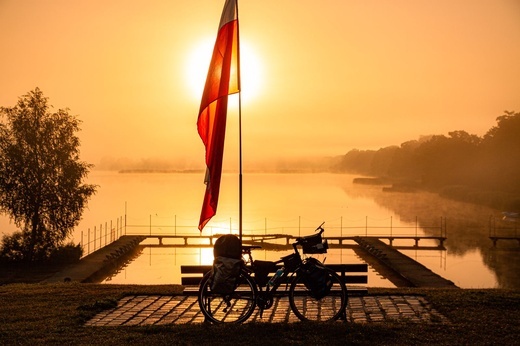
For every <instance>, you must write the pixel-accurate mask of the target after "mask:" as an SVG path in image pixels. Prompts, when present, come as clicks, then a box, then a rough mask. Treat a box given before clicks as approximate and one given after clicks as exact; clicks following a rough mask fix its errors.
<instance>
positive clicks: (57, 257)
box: [49, 243, 83, 264]
mask: <svg viewBox="0 0 520 346" xmlns="http://www.w3.org/2000/svg"><path fill="white" fill-rule="evenodd" d="M81 256H83V248H82V247H81V245H79V244H78V245H74V244H73V243H69V244H66V245H64V246H61V247H59V248H57V249H56V250H54V251H53V252H52V253H51V256H50V258H49V261H50V262H51V263H53V264H71V263H76V262H79V260H80V259H81Z"/></svg>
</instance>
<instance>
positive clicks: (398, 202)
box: [343, 182, 520, 289]
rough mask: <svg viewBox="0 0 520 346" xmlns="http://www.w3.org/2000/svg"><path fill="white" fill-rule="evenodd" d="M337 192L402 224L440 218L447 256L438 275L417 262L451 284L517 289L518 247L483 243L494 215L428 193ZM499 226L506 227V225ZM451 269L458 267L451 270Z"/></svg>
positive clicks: (519, 284) (519, 273) (519, 278)
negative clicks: (364, 199)
mask: <svg viewBox="0 0 520 346" xmlns="http://www.w3.org/2000/svg"><path fill="white" fill-rule="evenodd" d="M343 190H344V191H345V192H346V193H347V194H348V195H350V196H356V197H361V196H362V197H368V198H371V199H373V200H374V201H375V202H376V203H377V204H379V205H380V206H382V207H385V208H388V209H389V210H391V211H392V212H394V213H396V214H397V215H398V216H400V217H401V218H403V219H404V218H407V217H409V216H410V215H416V216H417V217H418V219H419V220H421V221H420V222H424V220H429V219H432V217H434V216H438V215H443V216H444V217H445V218H446V219H447V229H448V231H447V232H448V234H447V237H448V240H447V241H446V243H445V245H446V248H447V251H448V255H449V256H450V262H449V263H448V265H447V266H446V269H445V270H444V269H442V268H441V269H442V270H439V268H438V266H435V265H433V264H432V263H431V262H430V261H428V260H425V258H418V259H417V260H418V261H419V262H421V263H423V264H425V265H426V266H427V267H428V268H430V269H431V270H433V271H435V272H437V273H438V274H440V275H444V276H445V277H447V278H449V279H450V280H452V281H453V282H455V284H457V282H459V283H461V282H463V283H464V284H463V287H475V288H477V287H489V285H485V284H483V282H493V281H495V282H496V287H500V288H511V289H518V288H519V287H520V247H519V246H518V243H517V242H515V241H502V242H500V241H499V242H498V244H497V247H494V246H493V243H492V241H491V240H490V239H489V235H490V229H489V225H490V222H489V221H490V217H491V218H493V219H494V220H498V221H497V222H498V223H499V225H498V226H501V223H502V221H500V220H501V213H500V212H499V211H497V210H493V209H491V208H487V207H483V206H478V205H474V204H470V203H464V202H457V201H453V200H448V199H445V198H441V197H439V196H438V195H437V194H434V193H429V192H414V193H399V192H383V191H382V188H381V187H380V186H370V187H367V186H356V185H353V184H350V183H348V182H345V183H344V184H343ZM502 226H504V227H512V225H511V224H506V225H502ZM425 233H426V234H432V233H431V232H429V231H428V229H425ZM405 254H407V253H406V252H405ZM407 255H409V254H407ZM411 257H412V258H413V256H411ZM457 259H459V260H457ZM461 261H463V263H462V262H461ZM479 263H484V265H485V267H484V268H482V266H479V265H478V264H479ZM457 266H463V268H462V269H461V268H455V267H457Z"/></svg>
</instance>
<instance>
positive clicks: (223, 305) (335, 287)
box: [198, 223, 348, 323]
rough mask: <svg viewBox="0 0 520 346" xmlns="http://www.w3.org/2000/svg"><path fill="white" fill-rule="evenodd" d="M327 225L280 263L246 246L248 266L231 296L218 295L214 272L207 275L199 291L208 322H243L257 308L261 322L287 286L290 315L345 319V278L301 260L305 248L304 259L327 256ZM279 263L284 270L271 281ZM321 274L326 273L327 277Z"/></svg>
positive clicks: (301, 240) (307, 318) (310, 260)
mask: <svg viewBox="0 0 520 346" xmlns="http://www.w3.org/2000/svg"><path fill="white" fill-rule="evenodd" d="M322 226H323V223H322V224H321V225H320V226H318V228H316V231H319V233H317V234H313V235H310V236H305V237H298V238H296V241H295V242H294V243H293V244H292V247H293V250H294V252H293V253H291V254H290V255H287V256H284V257H281V259H280V260H278V261H259V260H253V256H252V254H251V251H252V250H254V249H260V248H261V246H256V245H253V246H244V245H243V246H242V257H243V265H242V268H241V270H240V274H239V276H238V278H237V279H236V282H235V290H234V291H233V293H231V294H217V293H213V292H212V291H211V278H212V272H211V271H210V272H208V273H206V275H205V276H204V277H203V279H202V281H201V283H200V285H199V292H198V302H199V306H200V309H201V311H202V313H203V314H204V316H205V317H206V320H207V321H210V322H214V323H242V322H244V321H246V320H247V319H248V318H249V317H250V316H251V315H252V314H253V312H254V310H255V308H257V307H258V308H259V309H260V317H262V313H263V311H264V310H265V309H269V308H271V307H272V306H273V303H274V298H275V296H276V295H277V294H278V293H279V292H278V288H279V287H281V286H283V285H285V292H287V290H288V296H289V304H290V307H291V310H292V311H293V312H294V314H295V315H296V316H297V317H298V318H299V319H300V320H302V321H335V320H337V319H338V318H340V317H343V316H344V314H345V310H346V306H347V299H348V297H347V287H346V285H345V284H344V283H343V281H342V280H341V278H340V276H339V275H338V274H337V273H336V272H335V271H333V270H331V269H329V268H327V267H325V266H324V265H323V264H322V263H321V262H320V261H319V260H317V259H316V258H314V257H311V256H310V257H304V258H302V257H301V255H300V252H299V250H298V246H301V247H302V252H303V254H304V255H306V254H323V253H326V252H327V248H328V244H327V241H326V240H322V236H321V235H322V233H323V232H324V231H325V230H324V229H323V227H322ZM246 264H248V265H246ZM279 264H283V266H282V267H281V268H279V269H278V270H277V271H276V273H275V274H274V275H273V276H272V277H271V278H269V277H268V274H269V272H272V271H274V269H275V268H277V266H278V265H279ZM318 272H319V273H318ZM316 273H318V274H320V273H321V275H322V277H319V276H318V275H317V274H316ZM323 278H325V280H323ZM321 281H325V283H324V282H321Z"/></svg>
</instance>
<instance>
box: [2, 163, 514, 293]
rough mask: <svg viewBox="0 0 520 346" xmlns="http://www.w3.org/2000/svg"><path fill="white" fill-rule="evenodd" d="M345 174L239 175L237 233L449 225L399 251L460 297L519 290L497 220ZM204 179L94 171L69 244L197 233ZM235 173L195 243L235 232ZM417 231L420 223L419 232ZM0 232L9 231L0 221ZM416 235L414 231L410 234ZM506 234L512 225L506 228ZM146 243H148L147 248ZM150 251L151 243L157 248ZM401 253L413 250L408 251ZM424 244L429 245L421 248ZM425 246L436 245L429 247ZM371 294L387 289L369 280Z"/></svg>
mask: <svg viewBox="0 0 520 346" xmlns="http://www.w3.org/2000/svg"><path fill="white" fill-rule="evenodd" d="M353 178H355V176H353V175H348V174H329V173H319V174H278V173H269V174H267V173H265V174H263V173H254V174H253V173H251V174H246V175H244V206H243V207H244V232H245V233H254V234H273V233H277V234H280V233H281V234H293V235H307V234H312V232H313V231H314V229H315V228H316V226H318V225H319V224H321V222H323V221H325V229H326V233H325V234H326V235H328V236H338V235H343V236H352V235H365V234H367V235H389V234H390V233H391V232H392V233H393V235H397V234H407V235H413V234H415V233H416V232H417V233H418V234H427V235H428V234H429V235H439V233H438V232H439V231H438V229H429V228H427V227H430V226H439V225H440V219H441V218H445V219H446V225H447V237H448V240H447V241H446V242H445V246H446V248H447V250H446V251H439V250H435V251H425V250H413V251H404V250H403V253H405V254H406V255H408V256H410V257H412V258H414V259H416V260H417V261H419V262H421V263H422V264H424V265H426V266H427V267H428V268H430V269H431V270H433V271H434V272H436V273H438V274H439V275H441V276H443V277H445V278H447V279H449V280H451V281H453V282H454V283H455V284H456V285H457V286H459V287H462V288H492V287H500V288H519V287H520V277H519V273H520V270H519V269H520V268H519V265H518V263H520V261H519V260H520V251H519V250H520V248H519V247H518V244H517V242H514V241H503V242H500V241H499V243H498V246H497V247H496V248H494V247H493V243H492V241H491V240H490V239H489V220H490V217H497V218H500V216H501V215H500V211H497V210H493V209H490V208H486V207H481V206H477V205H472V204H468V203H461V202H456V201H451V200H448V199H445V198H441V197H438V196H437V195H436V194H433V193H428V192H411V193H397V192H383V191H382V186H370V185H360V184H353V183H352V180H353ZM203 179H204V174H203V173H184V174H182V173H168V174H166V173H128V174H121V173H117V172H103V171H93V172H92V173H91V175H90V176H89V181H88V182H89V183H93V184H97V185H99V189H98V193H97V194H96V195H95V196H94V197H93V198H92V199H91V200H90V201H89V204H88V209H87V210H86V211H85V213H84V215H83V219H82V221H81V222H80V225H79V226H78V227H77V228H76V229H75V232H74V235H73V241H74V242H75V243H79V242H82V243H83V244H85V243H86V241H87V239H88V235H89V234H90V236H91V238H93V237H94V236H93V232H94V229H95V228H96V229H97V232H99V229H100V228H101V227H102V228H104V227H105V225H108V227H110V222H113V226H115V222H116V219H117V218H119V217H121V218H122V219H123V221H124V220H125V215H126V224H127V227H126V232H127V234H136V233H141V234H143V233H144V234H149V233H160V234H174V233H175V234H194V235H198V234H200V233H199V231H198V229H197V225H198V221H199V215H200V208H201V205H202V198H203V195H204V189H205V186H204V184H203ZM237 179H238V178H237V176H236V174H224V175H223V180H222V188H221V195H220V201H219V206H218V210H217V215H216V216H215V217H214V218H213V219H212V220H211V222H210V223H209V224H208V226H207V227H206V228H205V229H204V231H203V232H202V235H208V234H221V233H229V232H230V231H232V232H234V233H237V232H238V231H237V229H238V186H237V181H238V180H237ZM416 222H417V224H416ZM0 226H1V232H2V233H4V234H10V233H12V232H13V231H14V230H15V227H14V225H13V224H10V223H9V220H8V219H7V218H6V217H2V218H1V219H0ZM416 226H417V227H416ZM509 226H511V225H510V224H509ZM149 242H152V243H153V241H149ZM155 242H156V241H155ZM407 245H411V244H410V243H408V244H407ZM421 245H428V243H427V242H424V243H423V242H421ZM431 245H437V244H436V243H432V244H431ZM283 255H284V253H281V252H272V251H259V252H256V253H255V258H258V259H269V260H275V259H278V258H279V257H280V256H283ZM326 257H327V259H326V261H327V263H358V262H362V260H361V259H359V258H357V256H355V254H354V253H353V252H352V251H350V250H341V251H340V250H335V249H334V250H332V251H329V253H328V254H327V255H326ZM211 261H212V251H211V249H210V248H206V249H180V248H177V249H165V248H161V249H149V248H145V249H144V250H143V254H142V255H141V256H140V257H139V258H138V259H136V260H135V261H134V262H132V263H130V264H129V266H128V267H126V268H124V269H123V270H122V271H121V272H120V273H119V274H117V275H116V276H114V277H112V278H111V280H110V282H113V283H130V284H132V283H150V284H154V283H178V281H177V280H178V275H179V274H178V270H179V267H180V265H181V264H189V263H202V264H209V263H211ZM369 286H371V287H377V286H386V287H391V284H390V286H389V284H388V282H387V280H386V279H383V278H381V277H379V276H378V275H377V274H376V273H369Z"/></svg>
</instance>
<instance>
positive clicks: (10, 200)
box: [0, 88, 96, 261]
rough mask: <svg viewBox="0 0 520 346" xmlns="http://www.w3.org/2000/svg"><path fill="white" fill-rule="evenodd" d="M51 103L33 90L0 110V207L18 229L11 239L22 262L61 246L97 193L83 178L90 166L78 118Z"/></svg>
mask: <svg viewBox="0 0 520 346" xmlns="http://www.w3.org/2000/svg"><path fill="white" fill-rule="evenodd" d="M51 107H52V106H49V105H48V99H47V98H46V97H44V96H43V93H42V92H41V91H40V89H39V88H36V89H35V90H33V91H30V92H29V93H28V94H26V95H24V96H22V97H21V98H19V100H18V103H17V104H16V106H14V107H12V108H5V107H2V108H0V115H1V116H2V121H1V123H0V211H2V212H3V213H6V214H8V215H9V216H10V217H11V218H12V219H13V220H14V222H15V224H16V226H17V227H19V228H20V229H21V237H20V235H18V236H17V237H15V236H13V237H12V238H13V239H11V240H15V239H18V240H19V244H18V247H19V249H18V250H19V251H20V252H21V254H20V255H21V256H19V257H21V258H22V259H23V260H26V261H37V260H44V259H46V258H48V257H49V256H50V254H51V253H52V252H53V251H54V250H56V249H58V248H59V247H60V246H62V245H63V243H64V241H65V240H66V239H67V237H68V236H69V235H70V234H71V233H72V231H73V229H74V227H75V226H76V225H77V224H78V222H79V220H80V219H81V214H82V213H83V209H84V208H85V206H86V203H87V200H88V198H89V197H90V196H91V195H92V194H94V193H95V191H96V186H94V185H88V184H83V182H82V180H83V179H84V178H85V177H86V176H87V174H88V172H89V168H91V165H89V164H87V163H85V162H81V161H80V159H79V144H80V142H79V139H78V137H77V136H76V135H75V133H76V132H77V131H79V123H80V121H79V120H78V119H76V117H75V116H72V115H70V114H69V111H68V109H59V110H58V111H57V112H55V113H51V112H50V111H49V109H50V108H51ZM5 243H8V242H7V241H6V239H4V244H5ZM20 243H21V244H20Z"/></svg>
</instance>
